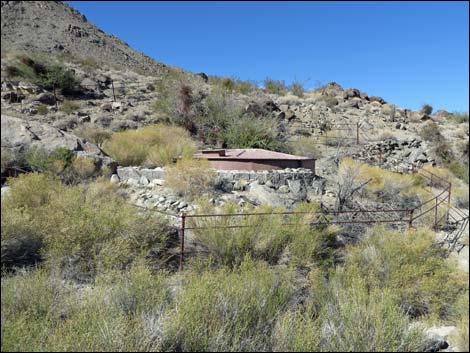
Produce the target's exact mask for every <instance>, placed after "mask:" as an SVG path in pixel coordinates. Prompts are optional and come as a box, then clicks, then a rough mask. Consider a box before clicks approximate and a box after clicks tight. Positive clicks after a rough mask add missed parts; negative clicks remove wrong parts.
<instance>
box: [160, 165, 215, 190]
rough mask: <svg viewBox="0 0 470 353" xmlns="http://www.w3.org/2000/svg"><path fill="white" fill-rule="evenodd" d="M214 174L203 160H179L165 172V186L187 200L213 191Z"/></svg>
mask: <svg viewBox="0 0 470 353" xmlns="http://www.w3.org/2000/svg"><path fill="white" fill-rule="evenodd" d="M216 176H217V174H216V172H215V170H214V169H212V168H211V167H210V164H209V162H208V161H207V160H205V159H180V160H178V161H177V162H176V164H175V165H173V166H169V167H168V168H166V171H165V185H166V186H168V187H169V188H171V189H173V190H174V191H176V192H177V193H178V194H179V195H180V196H184V197H186V198H188V199H194V198H197V197H201V196H203V195H204V194H206V193H209V192H211V191H212V190H213V188H214V185H215V182H216Z"/></svg>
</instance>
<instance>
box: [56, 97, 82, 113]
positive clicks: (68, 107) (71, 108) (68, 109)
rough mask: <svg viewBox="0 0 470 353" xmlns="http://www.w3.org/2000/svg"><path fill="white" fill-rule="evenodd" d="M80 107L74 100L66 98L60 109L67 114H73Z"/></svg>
mask: <svg viewBox="0 0 470 353" xmlns="http://www.w3.org/2000/svg"><path fill="white" fill-rule="evenodd" d="M78 109H80V104H78V103H77V102H74V101H70V100H66V101H64V102H63V103H62V104H61V105H60V110H61V111H63V112H64V113H66V114H72V113H73V112H76V111H77V110H78Z"/></svg>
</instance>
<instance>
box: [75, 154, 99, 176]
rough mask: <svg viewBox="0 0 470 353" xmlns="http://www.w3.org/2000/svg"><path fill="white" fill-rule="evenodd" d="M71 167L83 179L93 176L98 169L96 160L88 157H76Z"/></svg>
mask: <svg viewBox="0 0 470 353" xmlns="http://www.w3.org/2000/svg"><path fill="white" fill-rule="evenodd" d="M71 168H72V170H73V172H74V173H75V174H76V175H77V176H78V177H79V178H81V179H87V178H89V177H91V176H92V175H93V174H94V173H95V171H96V165H95V161H94V160H93V159H91V158H87V157H82V156H79V157H76V158H74V159H73V161H72V164H71Z"/></svg>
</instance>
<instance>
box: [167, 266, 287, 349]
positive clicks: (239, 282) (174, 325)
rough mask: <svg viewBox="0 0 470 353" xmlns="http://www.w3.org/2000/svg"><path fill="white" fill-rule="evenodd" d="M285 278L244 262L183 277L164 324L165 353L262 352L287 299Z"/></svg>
mask: <svg viewBox="0 0 470 353" xmlns="http://www.w3.org/2000/svg"><path fill="white" fill-rule="evenodd" d="M290 282H291V274H290V273H289V272H287V273H282V272H278V271H276V270H272V269H269V268H268V267H267V266H266V265H262V264H259V263H256V262H254V261H253V260H250V259H249V258H247V259H246V260H245V261H244V262H243V263H242V264H241V265H240V267H237V268H235V269H234V270H228V269H225V268H223V269H219V270H216V271H214V272H209V271H206V272H203V273H197V272H196V273H192V272H189V273H186V274H184V277H183V283H184V289H183V290H182V291H181V292H180V294H179V295H178V297H177V299H176V300H177V302H178V305H177V306H176V307H175V309H174V311H173V312H170V313H169V316H168V319H167V320H166V322H165V324H164V331H165V332H166V335H165V339H164V342H163V348H164V350H165V351H169V350H182V351H202V352H204V351H267V350H270V346H271V332H272V329H273V327H274V323H275V320H276V318H277V316H278V315H279V313H280V312H281V311H282V310H283V308H284V307H285V305H286V304H287V303H288V301H289V299H290V297H291V295H292V292H293V290H292V286H291V284H290Z"/></svg>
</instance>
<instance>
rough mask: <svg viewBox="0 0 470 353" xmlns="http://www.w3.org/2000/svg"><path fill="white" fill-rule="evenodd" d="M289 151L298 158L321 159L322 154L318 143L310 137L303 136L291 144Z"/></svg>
mask: <svg viewBox="0 0 470 353" xmlns="http://www.w3.org/2000/svg"><path fill="white" fill-rule="evenodd" d="M289 151H290V152H291V153H293V154H295V155H297V156H304V157H310V158H315V159H320V158H321V157H322V153H321V151H320V150H319V148H318V143H316V141H315V140H314V139H312V138H311V137H308V136H301V137H299V138H298V139H296V140H294V141H291V142H290V143H289Z"/></svg>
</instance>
